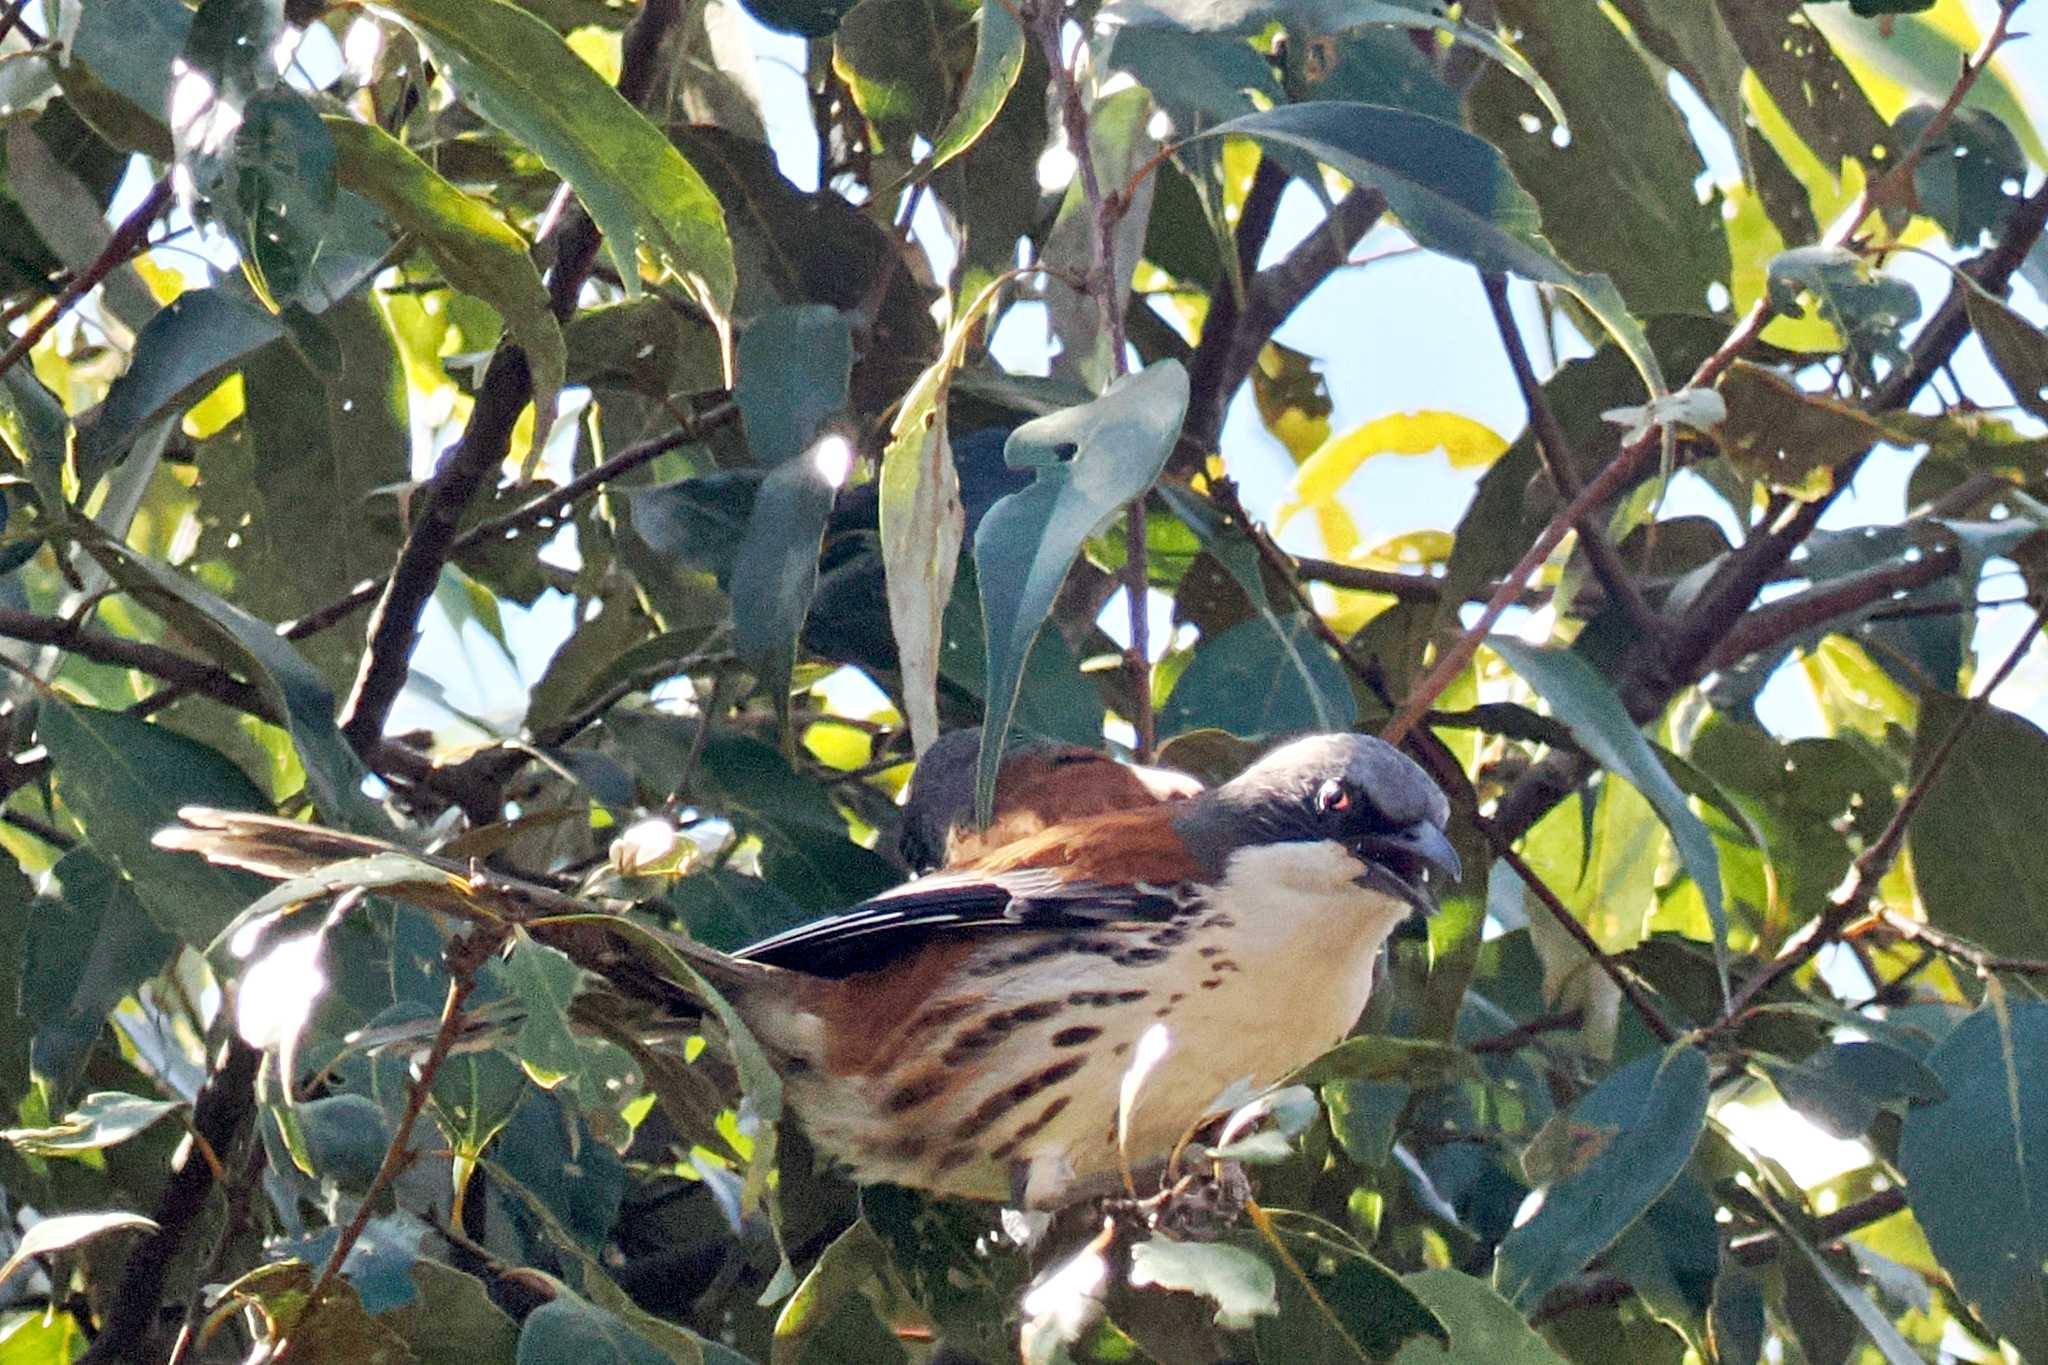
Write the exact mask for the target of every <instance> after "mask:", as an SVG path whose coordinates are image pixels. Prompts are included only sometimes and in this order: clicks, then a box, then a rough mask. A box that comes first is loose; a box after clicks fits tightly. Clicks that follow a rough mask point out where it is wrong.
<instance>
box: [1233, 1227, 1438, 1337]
mask: <svg viewBox="0 0 2048 1365" xmlns="http://www.w3.org/2000/svg"><path fill="white" fill-rule="evenodd" d="M1268 1213H1269V1216H1270V1218H1271V1220H1272V1228H1273V1232H1274V1233H1275V1234H1276V1235H1277V1236H1278V1237H1279V1239H1280V1241H1281V1243H1282V1244H1283V1245H1285V1246H1286V1248H1287V1250H1288V1254H1289V1256H1290V1257H1291V1258H1292V1264H1285V1263H1283V1265H1282V1267H1281V1274H1280V1282H1279V1288H1280V1312H1279V1314H1278V1315H1277V1316H1275V1317H1268V1318H1262V1319H1260V1320H1259V1323H1258V1344H1259V1358H1260V1359H1261V1360H1264V1361H1271V1362H1275V1363H1276V1365H1277V1362H1280V1361H1286V1362H1289V1365H1292V1362H1295V1361H1302V1362H1323V1361H1329V1362H1340V1361H1341V1362H1350V1361H1357V1360H1384V1359H1386V1358H1388V1357H1389V1356H1392V1355H1393V1354H1394V1353H1395V1352H1397V1351H1399V1350H1400V1349H1401V1346H1402V1343H1404V1342H1406V1341H1409V1340H1420V1339H1427V1340H1428V1341H1429V1342H1430V1343H1432V1345H1434V1346H1442V1345H1446V1344H1448V1342H1449V1333H1447V1332H1446V1331H1445V1330H1444V1324H1443V1323H1441V1322H1439V1321H1438V1320H1437V1317H1436V1314H1434V1313H1433V1312H1431V1311H1430V1309H1429V1307H1428V1305H1426V1304H1425V1303H1424V1302H1423V1301H1422V1299H1421V1298H1420V1297H1418V1296H1417V1295H1416V1293H1415V1292H1414V1291H1413V1290H1412V1289H1410V1288H1409V1287H1408V1286H1407V1285H1405V1284H1403V1283H1402V1282H1401V1277H1400V1276H1398V1275H1396V1274H1395V1273H1394V1272H1393V1271H1392V1270H1389V1269H1388V1268H1387V1267H1386V1266H1384V1265H1382V1264H1380V1263H1379V1262H1378V1261H1376V1260H1374V1259H1373V1258H1372V1257H1371V1256H1369V1255H1367V1254H1366V1251H1365V1248H1364V1247H1362V1246H1360V1245H1359V1244H1358V1242H1357V1241H1356V1240H1354V1239H1353V1238H1352V1237H1351V1236H1350V1235H1349V1234H1348V1233H1346V1232H1344V1231H1343V1230H1342V1229H1340V1228H1338V1227H1336V1226H1335V1225H1334V1224H1331V1223H1329V1222H1326V1221H1324V1220H1323V1219H1321V1218H1319V1217H1317V1216H1315V1215H1314V1214H1310V1213H1303V1212H1300V1211H1298V1210H1292V1209H1272V1210H1269V1211H1268ZM1260 1253H1261V1255H1264V1254H1266V1248H1265V1247H1261V1248H1260Z"/></svg>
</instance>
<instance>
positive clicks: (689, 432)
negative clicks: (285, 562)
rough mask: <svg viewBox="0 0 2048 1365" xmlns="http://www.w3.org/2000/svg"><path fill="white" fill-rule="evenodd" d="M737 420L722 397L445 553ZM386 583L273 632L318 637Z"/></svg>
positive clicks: (541, 518)
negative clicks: (667, 430)
mask: <svg viewBox="0 0 2048 1365" xmlns="http://www.w3.org/2000/svg"><path fill="white" fill-rule="evenodd" d="M738 416H739V408H738V406H737V405H735V404H734V403H733V402H732V400H731V399H729V398H725V399H720V400H719V401H718V402H716V403H714V404H713V405H712V406H711V407H709V408H706V409H705V410H704V411H703V412H702V413H700V414H697V415H696V416H695V418H694V419H693V420H691V421H689V422H686V423H685V424H684V425H682V426H680V427H678V428H676V429H675V430H674V431H671V432H668V433H667V434H665V435H661V436H656V437H654V438H652V439H651V440H646V441H642V442H640V443H639V444H638V445H633V446H628V447H627V448H626V449H624V450H622V451H620V452H619V453H618V454H617V455H614V456H612V457H611V458H610V459H609V460H606V461H604V462H603V463H602V464H599V465H597V466H595V467H594V468H592V469H589V470H587V471H585V472H584V473H582V474H579V475H578V476H576V477H575V478H573V479H571V480H569V482H567V483H565V484H562V485H561V486H559V487H556V488H549V489H546V490H544V491H543V492H541V493H539V494H536V495H535V496H534V497H532V498H530V499H528V500H527V501H526V502H524V503H521V504H520V505H519V506H517V507H515V508H513V509H512V510H511V511H509V512H507V513H505V514H504V515H502V516H498V517H493V518H492V519H491V520H489V521H482V522H478V523H477V524H476V525H474V526H472V527H470V528H469V529H468V530H467V531H464V532H463V533H462V534H461V535H459V536H457V537H456V538H455V543H454V545H453V546H452V547H451V548H450V550H449V557H450V558H451V559H452V558H454V557H456V556H458V555H460V554H462V553H463V552H464V551H465V550H470V549H473V548H475V547H476V546H478V545H481V544H483V543H484V542H486V541H489V540H494V539H498V538H500V537H504V536H510V535H513V534H516V533H517V532H520V531H525V530H530V529H532V528H533V527H536V526H541V525H544V524H545V523H546V522H547V521H548V520H549V519H550V518H552V517H555V516H559V515H560V514H561V513H562V512H564V511H565V510H567V509H568V508H569V507H570V506H571V505H572V504H574V503H576V502H577V501H579V500H581V499H582V498H584V497H585V496H587V495H589V494H591V493H593V492H596V491H597V490H598V489H599V488H602V487H603V486H604V485H605V484H607V483H610V482H612V481H613V480H615V479H617V478H620V477H621V476H623V475H625V474H628V473H630V472H631V471H633V470H635V469H638V468H639V467H640V466H642V465H644V464H647V463H648V462H649V461H652V460H654V459H656V458H658V457H659V456H662V455H665V454H667V453H668V452H669V451H671V450H674V449H676V448H677V447H678V446H685V445H689V444H691V443H692V442H695V441H700V440H702V439H704V437H705V436H706V435H708V434H709V433H711V432H712V431H715V430H716V429H718V428H719V427H722V426H724V425H726V424H727V423H728V422H731V421H732V420H734V419H735V418H737V417H738ZM390 582H391V579H390V577H389V576H388V575H387V576H385V577H383V578H373V579H370V580H368V581H367V582H364V583H359V584H357V585H356V586H355V587H353V588H351V589H350V590H349V591H348V592H347V593H345V594H343V595H342V596H340V597H337V598H336V599H334V601H332V602H329V603H328V604H327V605H326V606H324V607H321V608H320V609H319V610H317V611H312V612H308V613H307V614H306V615H304V616H301V617H299V618H298V619H297V620H294V621H286V622H284V623H283V624H281V625H279V626H278V628H277V633H278V634H279V635H282V636H283V637H284V638H285V639H287V640H303V639H305V638H306V637H307V636H309V635H317V634H319V633H320V632H321V631H323V630H326V629H328V628H329V627H331V626H335V625H339V624H340V623H341V622H343V621H345V620H347V619H348V618H349V617H351V616H353V615H355V614H356V613H357V612H358V611H360V610H362V609H363V608H364V607H366V606H368V605H370V603H372V602H374V601H376V600H377V595H378V594H379V593H381V592H383V591H384V588H385V586H386V585H387V584H389V583H390Z"/></svg>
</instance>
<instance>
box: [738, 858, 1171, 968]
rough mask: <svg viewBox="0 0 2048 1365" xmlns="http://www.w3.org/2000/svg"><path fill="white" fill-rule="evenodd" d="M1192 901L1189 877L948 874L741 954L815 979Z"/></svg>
mask: <svg viewBox="0 0 2048 1365" xmlns="http://www.w3.org/2000/svg"><path fill="white" fill-rule="evenodd" d="M1189 904H1190V893H1189V891H1188V888H1187V884H1186V883H1179V884H1172V885H1155V884H1153V883H1149V882H1138V883H1127V882H1102V881H1094V880H1088V879H1076V878H1071V877H1065V876H1062V875H1061V874H1060V873H1059V872H1058V871H1057V870H1054V869H1050V868H1023V869H1019V870H1017V871H1012V872H1000V873H977V872H945V873H939V874H937V875H934V876H930V877H925V878H923V879H921V880H919V881H914V882H911V883H909V884H908V885H906V886H902V887H899V888H897V889H896V890H894V891H890V892H887V893H885V894H883V895H880V896H877V897H875V898H874V899H873V900H870V901H865V902H863V903H862V904H860V905H857V906H855V907H854V908H852V909H851V910H848V911H845V912H844V913H842V914H837V915H831V916H828V917H827V918H825V919H821V920H814V921H812V922H811V923H809V924H803V925H798V926H797V927H796V928H794V929H789V930H785V931H784V932H782V933H780V934H777V935H775V936H774V937H773V938H767V939H763V940H762V941H761V942H759V943H756V944H753V945H752V946H750V947H747V948H743V949H741V950H740V951H739V953H737V954H736V956H738V957H741V958H745V959H746V960H748V961H751V962H765V963H768V964H769V965H771V966H776V967H788V968H791V969H793V970H795V971H800V972H804V973H806V974H808V975H810V976H820V977H844V976H852V975H854V974H855V973H857V972H869V971H876V970H878V969H880V968H883V967H887V966H890V965H892V964H894V963H896V962H899V961H902V960H903V959H905V958H906V957H909V956H910V955H912V954H914V953H916V952H917V951H918V950H919V949H921V948H924V947H926V946H927V945H929V944H930V943H932V942H933V941H934V940H937V939H948V938H951V939H958V938H962V937H967V936H980V935H986V934H1000V933H1018V932H1026V931H1039V932H1042V931H1045V930H1059V929H1067V930H1095V931H1103V932H1111V933H1114V932H1117V931H1122V930H1130V929H1136V928H1157V927H1158V926H1159V925H1160V924H1162V923H1166V922H1169V921H1171V920H1173V919H1175V918H1176V917H1178V916H1180V915H1182V914H1184V913H1186V911H1187V909H1188V907H1189Z"/></svg>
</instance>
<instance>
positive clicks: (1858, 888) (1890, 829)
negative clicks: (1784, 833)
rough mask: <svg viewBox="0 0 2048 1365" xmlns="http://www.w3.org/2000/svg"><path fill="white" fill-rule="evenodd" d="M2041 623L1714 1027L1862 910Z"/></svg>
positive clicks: (2046, 616) (2045, 621)
mask: <svg viewBox="0 0 2048 1365" xmlns="http://www.w3.org/2000/svg"><path fill="white" fill-rule="evenodd" d="M2044 626H2048V606H2043V607H2042V609H2041V610H2040V611H2039V612H2037V613H2036V614H2035V616H2034V622H2033V624H2032V625H2031V626H2029V627H2028V628H2027V630H2026V631H2025V632H2024V633H2023V634H2022V635H2021V636H2020V638H2019V640H2018V641H2017V642H2015V643H2014V645H2013V647H2012V649H2011V650H2010V651H2009V652H2008V653H2007V654H2006V656H2005V659H2004V661H2003V662H2002V663H2000V664H1999V665H1998V669H1997V671H1996V672H1994V673H1993V674H1992V675H1991V681H1990V682H1989V683H1987V684H1986V685H1985V686H1984V688H1983V690H1981V691H1980V692H1978V693H1977V695H1976V696H1974V697H1972V698H1971V699H1970V702H1969V705H1968V706H1966V707H1965V708H1964V709H1963V713H1962V715H1960V716H1957V717H1956V722H1955V724H1954V725H1951V726H1950V727H1949V730H1948V733H1947V734H1946V735H1943V736H1942V739H1941V743H1940V744H1939V745H1937V746H1936V748H1935V750H1934V752H1933V753H1932V754H1931V755H1929V756H1928V760H1927V766H1926V768H1925V769H1924V770H1923V771H1922V772H1921V773H1920V775H1919V776H1918V777H1917V778H1915V779H1914V780H1913V785H1912V786H1911V787H1909V788H1908V789H1907V791H1906V795H1905V797H1904V799H1902V800H1901V801H1900V802H1899V808H1898V809H1897V810H1895V811H1893V812H1892V818H1891V819H1890V820H1888V821H1886V822H1885V827H1884V829H1883V830H1882V831H1880V832H1879V834H1878V836H1877V838H1875V839H1873V840H1872V841H1871V842H1870V846H1869V847H1867V848H1865V849H1864V850H1863V851H1862V852H1861V853H1859V854H1857V855H1856V861H1855V862H1854V863H1852V864H1851V865H1850V868H1849V877H1848V879H1847V881H1846V882H1845V883H1844V884H1843V886H1842V889H1841V890H1839V891H1837V892H1836V893H1835V894H1834V895H1832V896H1830V897H1829V898H1828V903H1827V905H1826V906H1825V907H1824V908H1823V909H1822V910H1821V912H1820V914H1819V915H1817V916H1815V917H1814V918H1813V919H1812V920H1810V921H1808V922H1807V923H1806V924H1805V925H1804V926H1803V927H1802V928H1801V929H1800V931H1799V932H1798V933H1797V934H1794V935H1793V936H1792V938H1791V939H1790V940H1789V941H1788V942H1787V943H1786V944H1785V946H1784V948H1783V949H1782V950H1780V952H1779V954H1778V956H1777V957H1775V958H1773V959H1772V960H1771V962H1770V964H1769V965H1768V966H1766V967H1764V968H1763V969H1762V970H1760V971H1758V972H1757V973H1755V974H1754V975H1753V976H1751V977H1750V978H1749V979H1748V980H1747V981H1745V982H1744V983H1743V985H1742V989H1741V990H1739V991H1737V992H1736V993H1735V998H1734V999H1733V1000H1731V1001H1729V1002H1728V1008H1727V1010H1726V1012H1725V1013H1724V1014H1723V1015H1722V1019H1721V1024H1720V1025H1717V1026H1716V1027H1717V1028H1722V1027H1726V1026H1728V1025H1731V1024H1733V1023H1736V1022H1738V1021H1740V1020H1741V1018H1742V1017H1743V1015H1744V1014H1745V1012H1747V1011H1748V1010H1749V1009H1750V1008H1751V1007H1753V1006H1754V1005H1755V1004H1756V1003H1757V1002H1758V1001H1759V1000H1761V999H1762V998H1763V997H1764V996H1765V994H1766V993H1768V992H1769V991H1770V990H1771V989H1772V987H1774V986H1776V985H1777V984H1778V983H1779V982H1780V981H1783V980H1784V979H1785V978H1787V977H1789V976H1790V975H1792V973H1794V972H1796V971H1798V970H1799V969H1800V968H1801V967H1803V966H1805V965H1806V964H1807V963H1808V962H1811V961H1812V960H1813V959H1814V958H1815V957H1816V956H1818V955H1819V953H1820V950H1821V949H1823V948H1825V947H1826V946H1827V945H1828V944H1830V943H1832V942H1834V941H1835V940H1836V939H1837V938H1839V937H1840V936H1841V933H1842V931H1843V930H1844V929H1846V928H1847V927H1848V926H1849V924H1850V923H1851V921H1853V920H1855V919H1856V918H1857V917H1858V916H1860V915H1862V914H1863V913H1864V911H1865V910H1866V909H1867V908H1868V906H1869V904H1870V901H1871V899H1872V897H1874V896H1875V895H1876V894H1877V884H1878V883H1879V882H1880V881H1882V880H1883V878H1884V875H1885V873H1886V872H1888V871H1890V870H1891V865H1892V863H1893V862H1894V861H1895V860H1896V859H1897V858H1898V855H1899V849H1900V848H1901V847H1902V846H1903V845H1904V843H1905V841H1906V829H1907V827H1908V826H1909V825H1911V824H1912V822H1913V817H1914V815H1916V814H1917V813H1918V812H1919V810H1920V805H1921V802H1923V801H1924V800H1926V798H1927V793H1928V792H1929V791H1930V790H1931V789H1932V788H1933V786H1934V783H1935V782H1936V781H1937V780H1938V779H1939V778H1940V777H1941V774H1942V772H1943V771H1944V770H1945V769H1946V768H1947V767H1948V762H1949V760H1950V759H1951V758H1952V757H1954V756H1955V751H1956V746H1957V745H1959V744H1961V743H1962V740H1963V736H1964V735H1966V734H1968V733H1969V730H1970V727H1971V726H1973V725H1974V724H1976V722H1977V718H1978V717H1979V716H1981V715H1982V714H1984V712H1985V710H1986V709H1988V708H1989V706H1990V705H1991V694H1992V693H1993V692H1996V691H1997V690H1998V688H1999V686H2000V684H2002V683H2004V681H2005V680H2006V679H2007V678H2009V677H2011V676H2012V671H2013V670H2014V669H2015V668H2018V667H2019V663H2020V660H2021V659H2023V658H2025V657H2026V653H2027V650H2028V649H2030V648H2031V647H2032V646H2033V643H2034V638H2035V637H2036V636H2038V635H2039V634H2040V633H2041V630H2042V627H2044Z"/></svg>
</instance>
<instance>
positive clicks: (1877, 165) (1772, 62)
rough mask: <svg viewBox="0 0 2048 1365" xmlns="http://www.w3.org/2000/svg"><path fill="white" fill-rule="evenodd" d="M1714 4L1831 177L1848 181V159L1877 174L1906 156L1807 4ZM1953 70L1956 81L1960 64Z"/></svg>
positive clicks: (1722, 0) (1721, 0) (1731, 0)
mask: <svg viewBox="0 0 2048 1365" xmlns="http://www.w3.org/2000/svg"><path fill="white" fill-rule="evenodd" d="M1714 8H1716V9H1718V10H1719V11H1720V14H1721V20H1722V22H1723V23H1724V24H1725V25H1726V26H1727V29H1728V34H1729V36H1730V37H1731V38H1733V39H1734V40H1735V46H1736V48H1737V50H1738V51H1740V52H1741V54H1742V59H1743V60H1744V61H1745V62H1747V63H1748V64H1749V67H1750V71H1751V72H1752V73H1753V76H1754V78H1755V80H1756V81H1758V82H1759V83H1760V84H1761V85H1762V86H1763V88H1764V90H1765V91H1766V92H1767V93H1768V94H1769V95H1770V98H1771V103H1772V104H1773V105H1775V106H1776V107H1777V110H1778V112H1779V113H1780V114H1782V115H1783V116H1784V119H1785V121H1786V122H1787V123H1789V124H1790V125H1791V126H1792V130H1793V132H1795V133H1796V134H1797V135H1798V136H1799V139H1800V141H1802V142H1804V143H1805V144H1806V145H1807V147H1809V148H1811V149H1812V150H1813V154H1814V155H1815V156H1816V157H1818V158H1819V160H1820V163H1821V169H1822V170H1823V171H1824V172H1825V173H1826V175H1827V177H1828V178H1829V180H1831V181H1839V180H1840V178H1841V174H1842V163H1843V162H1844V161H1855V162H1858V163H1860V164H1861V165H1862V166H1863V167H1864V168H1865V169H1866V172H1867V173H1869V174H1877V173H1878V172H1879V171H1880V170H1881V169H1882V168H1883V167H1884V166H1887V165H1890V164H1891V163H1892V162H1894V161H1896V160H1897V159H1898V149H1897V148H1896V147H1894V146H1892V145H1891V131H1890V129H1888V128H1887V127H1886V126H1885V122H1884V120H1883V119H1882V118H1880V117H1878V113H1877V111H1876V110H1875V109H1874V108H1872V107H1871V104H1870V99H1869V97H1868V96H1866V95H1865V94H1864V93H1863V86H1862V84H1861V83H1860V82H1859V81H1858V80H1857V79H1856V77H1855V75H1854V73H1852V72H1851V71H1850V70H1849V67H1848V65H1847V64H1846V63H1844V62H1843V61H1842V59H1841V57H1840V56H1838V55H1837V54H1836V52H1835V49H1834V47H1833V46H1832V45H1831V44H1829V43H1826V42H1820V41H1817V40H1816V39H1815V37H1814V29H1813V23H1812V21H1811V20H1810V19H1809V18H1808V17H1807V12H1806V10H1805V7H1804V6H1793V5H1778V4H1769V5H1759V4H1755V3H1753V0H1714ZM1948 74H1949V78H1950V80H1953V77H1954V67H1953V66H1951V67H1950V68H1949V73H1948ZM1942 88H1943V89H1944V90H1946V89H1947V85H1946V84H1944V85H1943V87H1942ZM1787 154H1788V156H1789V155H1790V151H1789V149H1788V151H1787Z"/></svg>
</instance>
